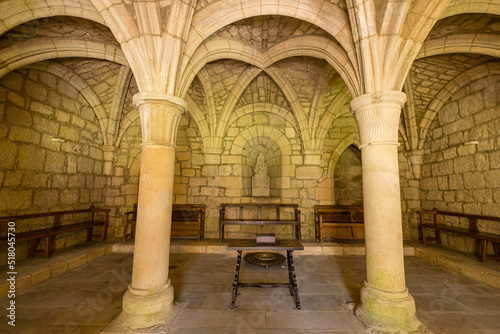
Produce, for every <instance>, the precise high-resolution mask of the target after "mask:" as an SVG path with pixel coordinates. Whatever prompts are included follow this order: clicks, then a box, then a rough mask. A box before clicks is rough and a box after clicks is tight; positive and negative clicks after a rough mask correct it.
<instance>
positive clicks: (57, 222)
mask: <svg viewBox="0 0 500 334" xmlns="http://www.w3.org/2000/svg"><path fill="white" fill-rule="evenodd" d="M108 212H109V209H98V208H95V207H94V206H91V207H90V208H89V209H80V210H67V211H55V212H43V213H33V214H26V215H17V216H6V217H0V245H5V244H8V240H9V236H10V235H9V232H8V227H9V222H15V227H16V231H17V230H19V222H20V221H23V220H29V219H37V218H44V217H53V221H52V222H49V224H50V225H51V226H50V227H43V228H38V229H32V230H30V231H22V232H14V235H15V242H16V243H19V242H24V241H29V242H30V247H29V252H28V258H31V257H33V256H34V255H37V254H42V255H44V257H45V258H46V259H48V258H49V257H50V250H51V249H50V247H51V242H52V237H53V236H56V235H59V234H64V233H70V232H75V231H79V230H87V238H86V240H87V241H90V240H92V239H94V238H99V239H100V240H105V239H106V232H107V227H108ZM81 213H88V218H87V219H86V220H85V221H83V222H82V221H81V218H77V219H75V220H77V221H75V222H70V223H68V222H66V221H64V223H63V219H62V217H63V216H67V215H78V214H81ZM96 213H98V214H100V215H101V217H100V219H98V218H96ZM44 224H47V223H46V222H45V223H44ZM23 227H24V226H23ZM95 227H101V228H100V231H94V228H95ZM42 239H45V243H44V245H43V251H38V250H37V249H38V246H39V244H40V241H41V240H42Z"/></svg>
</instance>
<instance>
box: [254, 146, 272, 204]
mask: <svg viewBox="0 0 500 334" xmlns="http://www.w3.org/2000/svg"><path fill="white" fill-rule="evenodd" d="M252 196H267V197H269V176H268V175H267V164H266V157H265V156H264V153H262V152H261V153H259V155H258V156H257V162H256V163H255V166H254V168H253V178H252Z"/></svg>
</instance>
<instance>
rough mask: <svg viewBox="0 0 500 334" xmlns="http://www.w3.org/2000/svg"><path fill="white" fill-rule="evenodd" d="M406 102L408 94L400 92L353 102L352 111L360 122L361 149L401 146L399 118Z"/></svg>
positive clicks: (372, 96)
mask: <svg viewBox="0 0 500 334" xmlns="http://www.w3.org/2000/svg"><path fill="white" fill-rule="evenodd" d="M405 102H406V94H404V93H402V92H399V91H385V92H374V93H369V94H365V95H361V96H358V97H356V98H355V99H353V100H352V101H351V104H350V109H351V112H352V113H353V114H354V116H355V117H356V121H357V122H358V128H359V136H360V140H361V145H360V148H363V147H365V146H367V145H399V143H398V128H399V116H400V114H401V108H402V107H403V105H404V104H405Z"/></svg>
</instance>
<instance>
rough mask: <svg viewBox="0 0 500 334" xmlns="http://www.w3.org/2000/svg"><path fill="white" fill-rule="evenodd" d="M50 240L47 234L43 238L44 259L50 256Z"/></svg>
mask: <svg viewBox="0 0 500 334" xmlns="http://www.w3.org/2000/svg"><path fill="white" fill-rule="evenodd" d="M50 241H51V237H50V235H49V236H47V238H46V239H45V253H44V256H45V258H46V259H48V258H49V257H50Z"/></svg>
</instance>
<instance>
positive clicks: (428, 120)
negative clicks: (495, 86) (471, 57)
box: [418, 63, 500, 149]
mask: <svg viewBox="0 0 500 334" xmlns="http://www.w3.org/2000/svg"><path fill="white" fill-rule="evenodd" d="M498 74H500V63H493V64H485V65H482V66H478V67H475V68H473V69H470V70H468V71H466V72H464V73H462V74H460V75H459V76H457V77H456V78H455V79H454V80H452V81H451V82H449V83H448V84H447V85H446V86H444V87H443V88H442V89H441V90H440V91H439V93H437V94H436V96H435V97H434V99H433V100H432V101H431V102H430V103H429V106H428V107H427V110H426V112H425V114H424V116H423V117H422V119H421V120H420V124H419V127H420V138H419V142H418V149H422V148H423V147H424V143H425V138H426V136H427V133H428V131H429V128H430V126H431V124H432V121H433V120H434V118H435V117H436V115H437V113H438V112H439V110H440V109H441V108H442V107H443V105H444V104H445V103H446V102H447V101H448V100H449V99H450V97H451V96H453V94H455V92H457V91H458V90H459V89H460V88H462V87H464V86H465V85H468V84H469V83H471V82H472V81H474V80H479V79H481V78H484V77H485V76H489V75H498Z"/></svg>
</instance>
